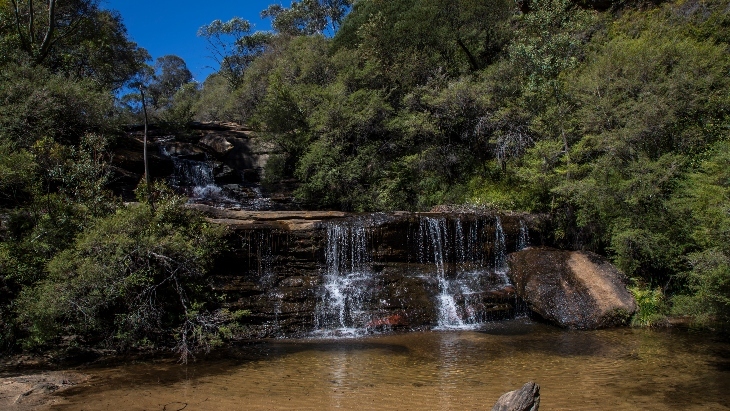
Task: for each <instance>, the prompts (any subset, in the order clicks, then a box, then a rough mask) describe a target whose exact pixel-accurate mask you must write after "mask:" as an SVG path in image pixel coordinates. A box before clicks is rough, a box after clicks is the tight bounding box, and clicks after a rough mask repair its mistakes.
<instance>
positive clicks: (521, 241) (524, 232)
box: [517, 220, 530, 251]
mask: <svg viewBox="0 0 730 411" xmlns="http://www.w3.org/2000/svg"><path fill="white" fill-rule="evenodd" d="M529 246H530V230H529V229H528V228H527V224H525V221H524V220H520V236H519V237H518V238H517V251H520V250H524V249H525V248H527V247H529Z"/></svg>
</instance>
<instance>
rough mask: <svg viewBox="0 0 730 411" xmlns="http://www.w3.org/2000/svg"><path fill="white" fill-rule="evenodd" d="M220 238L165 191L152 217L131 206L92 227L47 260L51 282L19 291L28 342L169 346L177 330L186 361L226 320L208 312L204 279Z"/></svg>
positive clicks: (149, 211)
mask: <svg viewBox="0 0 730 411" xmlns="http://www.w3.org/2000/svg"><path fill="white" fill-rule="evenodd" d="M221 235H222V232H221V229H220V228H218V227H216V226H213V225H210V224H209V223H207V222H205V220H204V219H203V218H202V217H201V216H199V215H197V214H196V213H194V212H193V211H191V210H188V209H185V208H184V207H183V200H182V199H181V198H177V197H175V196H172V195H171V194H169V193H165V192H164V191H163V192H161V193H158V195H157V203H156V207H155V211H154V212H153V211H152V209H151V208H150V207H148V206H146V205H130V206H127V207H124V208H120V209H118V210H117V212H116V213H114V214H112V215H110V216H109V217H103V218H99V219H97V220H95V221H93V223H92V224H91V226H90V227H89V228H88V229H87V230H85V231H84V232H83V234H81V235H80V236H79V237H77V238H76V240H75V241H73V242H72V246H71V247H70V248H69V249H67V250H64V251H62V252H60V253H58V254H57V255H55V256H54V257H53V258H52V259H51V260H50V261H49V262H48V266H47V269H48V277H47V278H46V279H44V280H42V281H40V282H38V283H36V284H35V285H34V286H33V287H30V288H27V289H25V290H23V292H22V293H21V295H20V297H19V299H18V301H17V307H18V308H17V310H18V314H19V315H20V320H21V322H22V324H23V325H24V326H25V327H27V330H28V333H29V335H28V337H27V338H26V344H27V345H28V346H30V347H32V346H37V345H43V344H47V343H49V342H51V341H53V339H54V338H56V337H57V336H58V335H60V334H61V333H63V334H62V335H80V336H83V337H84V338H85V339H87V341H89V342H100V340H102V341H103V342H105V343H106V344H107V345H109V346H112V347H118V348H125V347H130V346H134V345H136V344H137V343H138V342H139V341H142V340H144V339H147V340H149V341H153V342H156V343H158V344H164V343H169V337H170V336H169V330H172V329H175V330H177V335H178V336H177V339H178V343H179V344H180V346H179V349H180V350H181V353H183V354H185V355H187V354H186V352H187V350H192V349H193V348H195V346H196V345H199V344H203V345H205V344H207V342H206V341H205V338H207V337H204V336H203V334H201V330H203V329H205V330H207V329H208V328H210V327H214V326H215V325H218V324H222V323H225V322H226V321H228V318H224V317H226V316H225V315H223V314H220V313H219V314H215V313H214V312H213V311H210V312H209V311H208V310H206V309H205V308H207V307H204V303H205V301H206V300H207V298H206V297H207V296H206V290H207V288H206V282H205V281H206V280H205V275H206V273H207V270H208V268H209V267H210V265H211V263H212V259H213V257H214V256H215V254H216V253H217V252H218V251H219V250H220V249H221V242H220V238H221ZM196 327H202V328H196ZM206 327H208V328H206Z"/></svg>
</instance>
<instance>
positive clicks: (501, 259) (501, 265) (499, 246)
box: [494, 216, 509, 284]
mask: <svg viewBox="0 0 730 411" xmlns="http://www.w3.org/2000/svg"><path fill="white" fill-rule="evenodd" d="M494 237H495V238H494V272H495V273H496V274H497V276H498V277H499V278H501V279H502V282H503V283H504V284H509V278H507V270H508V268H507V243H506V241H505V238H504V229H503V228H502V219H500V218H499V216H497V217H495V221H494Z"/></svg>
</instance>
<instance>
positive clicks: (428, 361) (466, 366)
mask: <svg viewBox="0 0 730 411" xmlns="http://www.w3.org/2000/svg"><path fill="white" fill-rule="evenodd" d="M728 358H730V344H728V343H727V342H723V341H713V340H712V339H708V338H706V337H703V336H698V335H693V334H690V333H687V332H683V331H658V332H657V331H646V330H631V329H618V330H604V331H595V332H570V331H563V330H559V329H555V328H551V327H547V326H544V325H540V324H532V323H529V322H526V321H521V322H520V321H511V322H505V323H494V324H490V326H489V328H486V329H483V330H481V331H480V332H473V331H444V332H425V333H412V334H401V335H387V336H375V337H368V338H363V339H346V340H277V341H272V342H270V343H264V344H255V345H250V346H246V347H241V348H240V349H237V350H231V351H227V352H226V353H221V354H220V356H219V357H218V358H215V357H212V358H208V359H206V360H205V361H198V362H197V363H194V364H191V365H189V366H187V367H185V366H182V365H179V364H175V363H174V362H158V363H152V364H134V365H129V366H125V367H117V368H113V369H100V370H94V371H91V373H92V374H94V375H95V378H94V379H93V380H92V381H91V382H90V384H89V385H88V386H83V387H78V388H76V389H75V390H73V391H69V392H68V394H66V397H65V403H64V404H60V405H58V406H56V407H55V408H54V409H59V410H80V409H84V410H106V409H109V408H111V409H125V410H161V409H163V408H164V406H165V405H166V404H172V403H186V404H188V407H187V408H186V409H187V410H227V409H247V410H294V409H296V410H406V411H407V410H471V409H489V408H490V407H491V405H492V404H493V403H494V401H496V399H497V398H498V397H499V396H500V395H501V394H502V393H504V392H506V391H509V390H512V389H515V388H517V387H519V386H521V385H522V384H523V383H524V382H526V381H528V380H535V381H537V382H538V383H539V384H540V385H541V387H542V406H543V408H544V409H561V410H605V409H612V410H635V409H644V410H665V409H680V410H727V409H729V408H728V405H727V404H730V372H729V370H728V367H727V364H728Z"/></svg>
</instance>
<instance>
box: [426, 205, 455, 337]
mask: <svg viewBox="0 0 730 411" xmlns="http://www.w3.org/2000/svg"><path fill="white" fill-rule="evenodd" d="M458 227H460V225H457V228H456V230H458V229H459V228H458ZM420 230H421V233H422V235H420V236H419V237H421V238H424V237H425V238H427V239H428V242H427V243H426V244H427V245H426V246H425V248H426V249H427V250H429V251H431V255H432V256H433V262H434V264H435V265H436V278H437V279H438V284H439V295H438V303H439V304H438V327H440V328H463V327H464V321H462V319H461V316H460V315H459V312H458V307H457V304H456V299H455V298H454V294H455V293H454V288H456V287H454V286H456V284H452V282H451V281H449V280H447V279H446V269H445V265H446V258H447V253H448V252H449V251H450V249H449V236H448V225H447V222H446V219H445V218H432V217H426V218H423V219H422V220H421V226H420ZM462 238H463V237H459V238H458V241H457V243H461V244H462V245H461V247H457V248H461V249H462V255H463V252H464V250H463V241H462ZM428 245H430V247H429V246H428ZM421 248H423V247H421ZM457 253H458V251H457Z"/></svg>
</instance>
